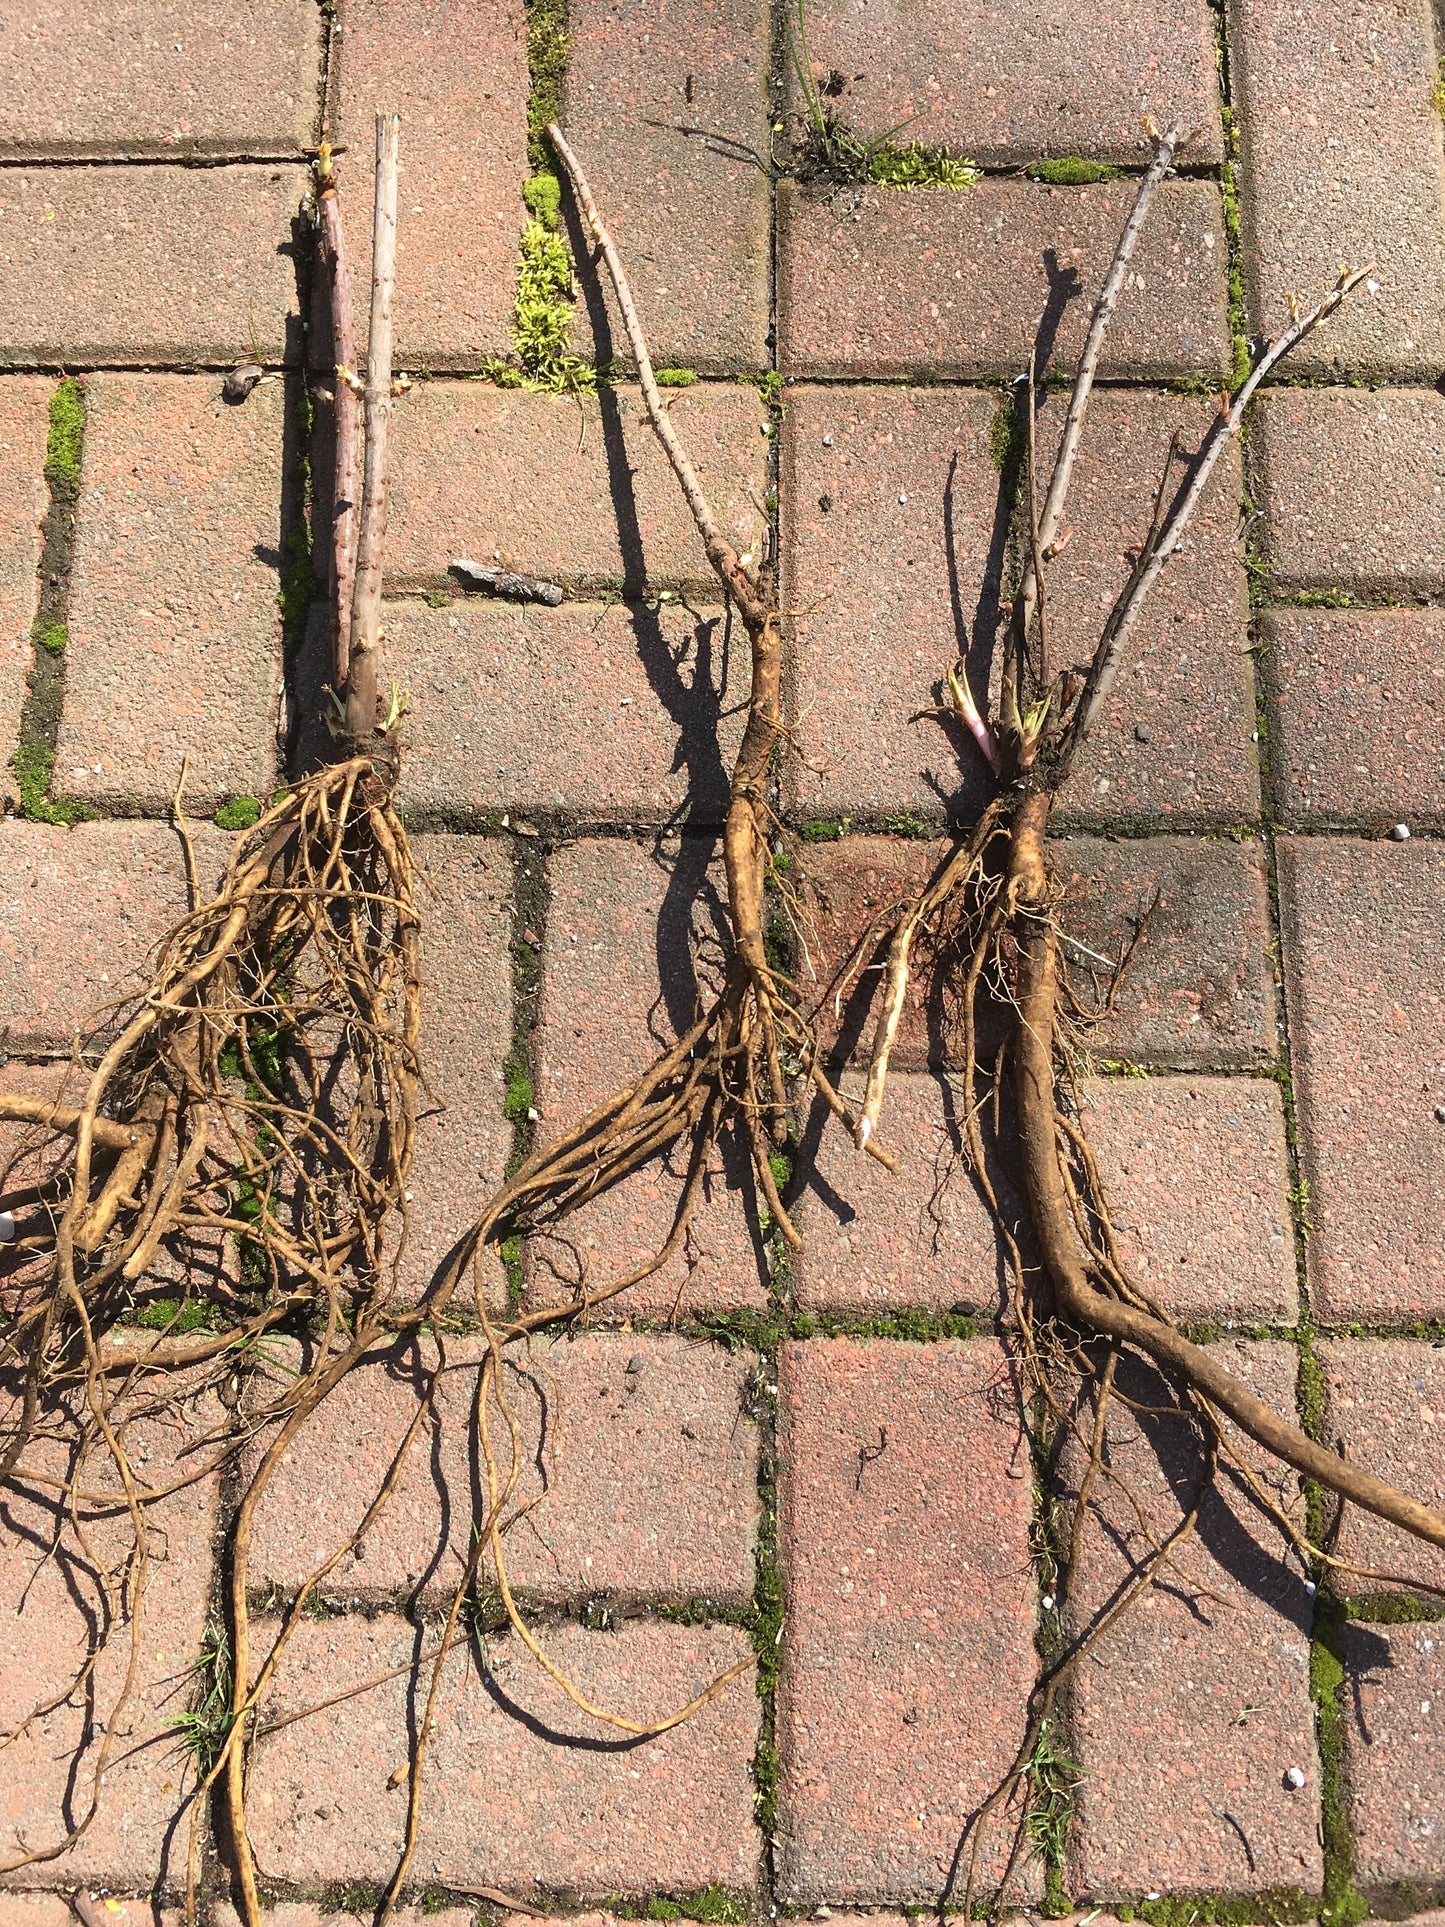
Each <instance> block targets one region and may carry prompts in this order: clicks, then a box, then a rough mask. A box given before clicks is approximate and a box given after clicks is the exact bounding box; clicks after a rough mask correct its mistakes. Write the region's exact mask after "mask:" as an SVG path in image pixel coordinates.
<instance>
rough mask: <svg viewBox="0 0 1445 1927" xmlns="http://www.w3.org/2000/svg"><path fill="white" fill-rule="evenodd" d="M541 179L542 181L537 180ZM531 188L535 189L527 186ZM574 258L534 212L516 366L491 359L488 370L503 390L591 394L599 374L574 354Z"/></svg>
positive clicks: (515, 324) (518, 305) (524, 261)
mask: <svg viewBox="0 0 1445 1927" xmlns="http://www.w3.org/2000/svg"><path fill="white" fill-rule="evenodd" d="M539 178H543V177H539ZM527 185H528V186H529V187H530V186H531V185H533V183H532V182H528V184H527ZM575 305H576V304H575V303H574V301H573V298H572V257H571V255H570V254H569V253H568V252H567V243H566V241H564V240H563V238H562V236H561V234H560V233H558V232H557V229H556V222H555V219H554V222H553V225H552V226H550V227H549V226H548V225H547V223H546V222H545V221H544V220H543V219H542V217H541V216H540V215H537V214H534V215H533V217H532V219H531V220H530V221H528V223H527V225H526V226H525V227H524V228H523V229H522V239H521V243H520V247H519V260H518V265H517V298H516V301H515V303H514V305H513V308H512V346H513V348H514V349H515V350H516V355H517V359H516V361H515V362H507V361H496V360H493V361H489V362H488V363H487V368H486V372H487V374H488V376H489V377H490V379H491V380H492V381H494V382H496V384H497V386H498V387H499V388H526V389H530V390H532V391H534V392H538V393H542V394H549V395H583V394H592V393H593V392H594V391H595V390H596V387H597V371H596V370H595V369H594V368H592V367H590V366H589V365H588V363H587V362H585V361H583V360H581V358H580V357H579V356H577V355H574V354H573V353H572V352H571V341H572V315H573V311H574V308H575Z"/></svg>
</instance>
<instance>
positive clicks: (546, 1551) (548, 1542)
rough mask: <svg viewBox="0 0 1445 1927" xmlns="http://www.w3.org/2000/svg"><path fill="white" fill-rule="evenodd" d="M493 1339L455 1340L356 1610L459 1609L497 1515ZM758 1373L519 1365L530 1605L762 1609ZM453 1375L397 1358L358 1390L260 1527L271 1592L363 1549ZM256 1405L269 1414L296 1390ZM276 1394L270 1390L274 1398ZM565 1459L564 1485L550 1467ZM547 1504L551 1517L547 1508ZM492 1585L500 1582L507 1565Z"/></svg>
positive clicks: (634, 1341) (285, 1467) (514, 1394)
mask: <svg viewBox="0 0 1445 1927" xmlns="http://www.w3.org/2000/svg"><path fill="white" fill-rule="evenodd" d="M485 1353H486V1346H485V1343H484V1341H483V1340H481V1339H454V1340H450V1341H448V1343H447V1346H446V1366H447V1369H446V1371H445V1373H444V1374H443V1377H442V1380H441V1385H440V1388H439V1390H438V1393H437V1396H436V1401H435V1404H434V1408H433V1413H434V1416H433V1417H432V1418H431V1419H428V1420H427V1421H425V1422H424V1423H423V1427H422V1431H421V1434H420V1436H419V1438H418V1439H417V1441H416V1444H415V1445H414V1447H413V1450H412V1452H411V1454H410V1455H409V1457H408V1459H407V1461H406V1468H405V1470H404V1472H403V1474H402V1478H401V1483H400V1485H399V1486H398V1488H397V1492H396V1496H395V1498H394V1499H393V1500H392V1502H391V1504H390V1506H389V1508H388V1510H387V1511H386V1512H384V1513H383V1514H382V1515H381V1517H380V1518H379V1519H378V1520H377V1522H376V1524H375V1526H374V1527H373V1528H372V1529H371V1530H370V1531H369V1532H368V1533H367V1535H366V1538H365V1539H364V1540H363V1541H362V1544H361V1556H360V1557H359V1558H357V1557H353V1556H351V1555H348V1556H347V1557H346V1558H345V1559H344V1560H343V1561H342V1563H341V1564H340V1565H339V1566H338V1567H337V1568H336V1570H335V1572H334V1573H332V1574H331V1576H330V1577H329V1578H328V1579H327V1580H326V1582H325V1584H324V1587H323V1591H324V1592H325V1593H326V1594H327V1595H329V1596H331V1597H334V1598H338V1599H340V1600H342V1601H343V1603H344V1602H347V1601H349V1602H350V1603H351V1604H352V1605H355V1604H357V1603H365V1604H368V1605H374V1604H376V1603H383V1604H384V1603H386V1602H388V1601H392V1602H400V1601H402V1600H403V1599H405V1598H408V1597H410V1596H411V1595H412V1594H414V1593H415V1592H417V1591H418V1590H424V1591H425V1593H426V1594H427V1596H428V1599H429V1601H430V1602H432V1603H450V1599H451V1593H452V1589H453V1587H454V1586H455V1584H456V1581H457V1579H458V1577H459V1576H460V1572H461V1567H462V1563H463V1562H464V1561H465V1559H466V1557H467V1554H468V1552H469V1551H470V1546H471V1533H472V1524H473V1519H474V1517H475V1516H477V1508H478V1506H479V1505H481V1506H484V1505H485V1497H484V1494H485V1479H486V1472H485V1461H484V1458H483V1455H482V1448H481V1444H480V1441H479V1438H478V1435H477V1430H476V1426H475V1423H474V1418H473V1414H474V1410H475V1403H476V1386H477V1368H478V1365H479V1364H480V1362H481V1360H482V1358H483V1357H484V1356H485ZM754 1362H755V1361H754V1360H753V1359H752V1358H751V1356H749V1355H748V1354H746V1353H738V1354H735V1355H730V1354H729V1353H727V1352H725V1351H722V1350H720V1349H718V1348H715V1347H708V1346H699V1345H696V1344H694V1343H692V1342H691V1341H689V1340H686V1339H682V1338H675V1337H670V1336H660V1335H655V1334H649V1335H647V1336H643V1335H641V1334H639V1333H633V1332H612V1333H595V1334H588V1335H585V1336H582V1337H576V1338H571V1339H567V1338H564V1339H561V1340H560V1341H558V1342H556V1343H550V1344H549V1343H547V1342H546V1341H545V1340H543V1341H541V1342H539V1343H538V1344H537V1345H536V1346H535V1347H534V1348H533V1351H532V1355H531V1358H530V1359H529V1358H528V1357H527V1356H526V1354H525V1353H520V1352H519V1353H516V1354H514V1356H513V1361H512V1365H511V1367H510V1368H509V1370H508V1374H507V1380H506V1386H505V1390H506V1397H507V1401H508V1404H509V1405H510V1406H511V1407H512V1409H513V1411H514V1412H515V1414H516V1416H517V1418H518V1419H519V1421H520V1423H521V1427H522V1437H523V1443H522V1455H523V1456H522V1462H521V1465H520V1468H519V1471H520V1481H519V1484H518V1486H517V1493H516V1502H517V1504H528V1505H530V1506H531V1507H532V1509H531V1510H530V1511H528V1512H527V1514H526V1516H525V1517H524V1518H522V1519H520V1520H519V1521H518V1523H517V1524H515V1525H514V1526H512V1527H511V1528H510V1530H509V1531H508V1532H507V1534H506V1538H505V1541H504V1551H505V1556H506V1559H507V1567H508V1572H509V1574H510V1577H511V1581H512V1584H513V1586H514V1587H515V1588H516V1590H517V1591H518V1593H519V1594H520V1595H521V1596H522V1597H523V1598H526V1599H529V1600H532V1601H540V1602H544V1603H549V1604H566V1603H568V1602H571V1603H573V1604H577V1603H580V1602H581V1601H582V1600H585V1599H586V1598H588V1597H590V1596H592V1595H594V1594H602V1595H606V1596H609V1597H612V1598H616V1599H618V1600H620V1601H623V1602H625V1603H633V1602H637V1601H643V1602H649V1601H650V1602H654V1603H656V1602H663V1601H670V1602H672V1603H675V1604H679V1605H681V1604H685V1603H687V1602H688V1601H691V1600H699V1601H700V1600H708V1601H710V1602H711V1603H712V1604H713V1605H714V1606H723V1607H729V1608H732V1609H733V1610H740V1609H741V1608H743V1607H744V1606H746V1605H747V1603H748V1601H749V1600H750V1599H751V1597H752V1592H753V1534H754V1527H755V1523H756V1517H757V1511H758V1484H757V1477H758V1475H757V1456H758V1447H757V1428H756V1426H755V1425H754V1424H753V1423H752V1422H751V1421H749V1420H746V1419H744V1417H743V1416H742V1413H743V1408H744V1405H745V1403H746V1398H747V1386H748V1380H749V1376H750V1374H751V1372H752V1370H753V1366H754ZM436 1363H437V1353H436V1348H435V1346H434V1345H432V1344H426V1345H424V1346H421V1347H418V1346H415V1345H412V1344H407V1345H403V1346H399V1347H396V1348H394V1349H392V1350H390V1351H388V1352H387V1353H386V1354H385V1355H384V1356H383V1357H380V1358H379V1359H378V1361H377V1362H376V1363H375V1364H369V1365H367V1366H365V1367H363V1368H362V1369H361V1370H359V1371H357V1372H355V1373H354V1374H353V1375H352V1376H351V1377H350V1378H348V1379H347V1380H346V1381H345V1382H344V1383H343V1384H342V1386H341V1387H340V1388H339V1389H338V1391H337V1392H336V1393H334V1394H333V1395H332V1397H331V1398H329V1399H328V1400H327V1401H326V1402H325V1404H324V1405H323V1406H322V1407H321V1409H320V1411H319V1412H318V1414H317V1415H316V1417H315V1419H313V1420H312V1421H311V1422H310V1423H309V1425H308V1427H307V1432H306V1441H305V1447H304V1450H303V1451H301V1452H300V1453H298V1454H295V1455H293V1456H292V1457H291V1458H290V1459H289V1460H287V1461H285V1462H283V1463H282V1464H281V1466H280V1467H278V1469H277V1471H276V1473H275V1475H274V1477H273V1479H272V1482H271V1484H270V1486H269V1487H268V1489H267V1492H266V1496H265V1498H264V1499H263V1500H262V1502H261V1505H260V1507H259V1509H258V1511H257V1515H256V1536H255V1544H254V1549H253V1553H252V1560H251V1574H250V1578H251V1585H252V1587H253V1589H254V1590H255V1591H256V1592H257V1593H258V1594H264V1593H266V1592H267V1591H269V1589H270V1588H271V1587H272V1586H276V1587H279V1588H280V1589H281V1590H282V1591H283V1592H284V1593H287V1594H294V1593H295V1592H296V1591H297V1590H298V1589H299V1587H300V1586H301V1585H302V1584H303V1583H304V1581H305V1580H306V1579H307V1578H309V1576H310V1575H311V1573H312V1572H313V1571H314V1570H315V1569H316V1568H317V1567H318V1566H319V1565H320V1564H321V1563H322V1561H323V1560H324V1559H326V1558H328V1557H329V1556H330V1555H331V1553H332V1552H334V1551H336V1550H337V1549H338V1548H339V1547H340V1546H342V1545H343V1544H345V1543H346V1541H347V1540H348V1539H349V1537H350V1536H351V1534H352V1533H353V1532H354V1531H355V1529H356V1527H357V1525H358V1524H359V1523H360V1520H361V1518H362V1515H363V1513H364V1512H365V1510H366V1507H367V1505H368V1503H369V1502H370V1500H371V1498H372V1497H373V1495H374V1494H375V1492H376V1490H377V1489H378V1488H379V1486H380V1483H381V1480H382V1479H383V1478H384V1477H385V1475H386V1473H387V1470H388V1469H389V1467H390V1466H391V1465H392V1463H393V1461H394V1458H395V1454H396V1452H397V1450H398V1449H399V1447H400V1444H401V1441H402V1437H403V1435H404V1433H405V1430H406V1427H407V1425H408V1424H409V1423H410V1421H411V1419H412V1417H413V1415H414V1414H415V1412H416V1409H417V1403H418V1400H419V1398H420V1397H421V1395H422V1394H423V1393H424V1392H425V1389H426V1387H427V1385H428V1384H429V1383H430V1378H431V1373H432V1372H433V1370H434V1369H435V1366H436ZM283 1382H284V1381H283V1380H282V1378H281V1377H280V1375H279V1373H271V1374H269V1375H268V1376H267V1377H266V1378H263V1380H262V1382H261V1383H260V1384H257V1385H255V1386H253V1388H252V1391H251V1394H250V1396H251V1397H252V1398H253V1399H255V1400H256V1401H257V1403H258V1405H259V1403H260V1401H261V1399H262V1398H263V1397H265V1396H268V1395H269V1396H272V1397H274V1396H275V1395H276V1393H277V1391H279V1390H280V1389H281V1387H282V1385H283ZM268 1387H269V1390H268ZM490 1425H491V1436H492V1443H493V1449H494V1451H495V1452H496V1453H497V1455H498V1462H499V1466H500V1468H501V1475H502V1476H505V1474H506V1470H507V1467H508V1466H509V1465H510V1462H511V1447H510V1444H509V1435H508V1431H507V1423H506V1418H505V1415H504V1414H503V1413H502V1412H501V1411H500V1410H499V1409H498V1408H497V1406H496V1403H495V1400H494V1401H493V1405H492V1408H491V1416H490ZM541 1459H545V1463H546V1468H547V1469H546V1474H545V1477H544V1476H543V1474H542V1473H541V1472H540V1471H539V1469H538V1466H539V1460H541ZM539 1495H545V1496H543V1497H541V1503H540V1504H537V1503H536V1501H537V1500H538V1497H539ZM489 1568H490V1562H489Z"/></svg>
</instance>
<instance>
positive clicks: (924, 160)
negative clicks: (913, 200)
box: [864, 141, 983, 189]
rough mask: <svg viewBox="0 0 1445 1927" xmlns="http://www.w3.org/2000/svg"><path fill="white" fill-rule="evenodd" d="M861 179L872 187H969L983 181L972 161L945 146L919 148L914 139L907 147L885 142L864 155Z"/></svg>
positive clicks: (980, 173)
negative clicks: (870, 183) (865, 180)
mask: <svg viewBox="0 0 1445 1927" xmlns="http://www.w3.org/2000/svg"><path fill="white" fill-rule="evenodd" d="M864 178H865V179H867V180H869V181H871V182H872V183H873V185H874V186H875V187H901V188H913V187H951V188H954V189H957V188H961V187H972V186H973V184H974V182H975V181H978V180H982V178H983V175H982V172H981V170H980V169H978V168H976V167H975V166H974V164H973V162H972V161H966V160H963V159H961V158H960V157H959V156H958V155H955V154H950V153H948V152H947V151H946V150H944V149H934V148H929V147H920V146H919V145H918V143H917V142H916V141H914V142H911V143H910V144H909V145H908V146H907V147H894V146H893V145H892V144H891V142H885V143H884V144H883V146H882V147H876V148H874V149H873V150H872V152H871V153H870V154H869V155H868V157H867V163H866V166H865V169H864Z"/></svg>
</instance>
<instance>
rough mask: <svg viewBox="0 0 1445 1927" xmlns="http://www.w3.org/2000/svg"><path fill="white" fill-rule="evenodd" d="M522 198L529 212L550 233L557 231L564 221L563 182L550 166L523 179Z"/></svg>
mask: <svg viewBox="0 0 1445 1927" xmlns="http://www.w3.org/2000/svg"><path fill="white" fill-rule="evenodd" d="M522 200H523V202H524V203H525V204H526V208H527V212H528V213H529V214H530V215H532V217H533V218H534V219H535V220H538V221H540V222H541V223H542V226H543V227H544V228H546V230H547V232H548V233H549V234H555V233H556V232H557V229H558V228H559V227H560V226H561V223H562V183H561V181H560V180H559V179H558V178H557V176H556V175H555V174H554V173H553V172H552V170H551V168H550V167H548V168H544V169H542V170H541V171H540V172H538V173H536V174H534V175H533V176H532V178H531V180H529V181H523V183H522Z"/></svg>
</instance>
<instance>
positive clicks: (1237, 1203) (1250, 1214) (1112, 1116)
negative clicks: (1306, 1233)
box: [1084, 1077, 1299, 1324]
mask: <svg viewBox="0 0 1445 1927" xmlns="http://www.w3.org/2000/svg"><path fill="white" fill-rule="evenodd" d="M1084 1092H1085V1098H1086V1102H1087V1106H1088V1109H1087V1111H1086V1114H1085V1123H1086V1124H1087V1126H1088V1130H1089V1136H1090V1139H1091V1141H1092V1143H1093V1147H1094V1153H1095V1156H1096V1157H1097V1159H1098V1162H1099V1172H1100V1176H1101V1177H1102V1178H1103V1181H1104V1186H1105V1193H1106V1196H1107V1198H1108V1200H1109V1204H1110V1209H1111V1214H1112V1215H1113V1217H1114V1227H1115V1230H1116V1232H1117V1233H1118V1236H1119V1245H1120V1249H1121V1252H1122V1254H1123V1257H1124V1262H1125V1266H1126V1268H1127V1269H1128V1271H1129V1273H1130V1275H1131V1276H1132V1277H1133V1278H1134V1279H1135V1280H1136V1281H1137V1282H1138V1283H1139V1284H1141V1285H1143V1287H1144V1288H1145V1290H1146V1291H1148V1292H1149V1293H1150V1294H1151V1296H1153V1297H1155V1298H1157V1299H1158V1300H1159V1302H1160V1303H1161V1304H1162V1305H1163V1306H1164V1308H1165V1310H1166V1311H1167V1312H1168V1313H1169V1314H1170V1316H1171V1317H1173V1318H1177V1319H1182V1320H1190V1319H1199V1320H1205V1321H1212V1322H1217V1321H1218V1320H1220V1319H1222V1318H1229V1319H1234V1320H1237V1321H1239V1322H1242V1323H1245V1324H1248V1323H1250V1322H1251V1321H1256V1322H1259V1323H1270V1324H1291V1323H1293V1321H1294V1319H1295V1318H1296V1316H1297V1315H1298V1311H1299V1296H1298V1291H1297V1288H1296V1284H1295V1264H1294V1237H1293V1231H1292V1228H1291V1225H1290V1209H1289V1200H1288V1197H1287V1195H1286V1193H1287V1189H1288V1186H1289V1182H1290V1179H1289V1163H1288V1154H1287V1151H1286V1147H1285V1134H1284V1108H1283V1105H1282V1104H1281V1102H1280V1094H1279V1091H1278V1090H1277V1089H1276V1087H1275V1086H1274V1085H1273V1084H1271V1083H1266V1082H1264V1081H1263V1080H1262V1079H1260V1080H1256V1079H1254V1078H1244V1077H1230V1078H1198V1077H1150V1078H1143V1079H1140V1078H1132V1077H1127V1078H1091V1079H1090V1080H1089V1081H1088V1082H1087V1084H1086V1085H1085V1086H1084Z"/></svg>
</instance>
